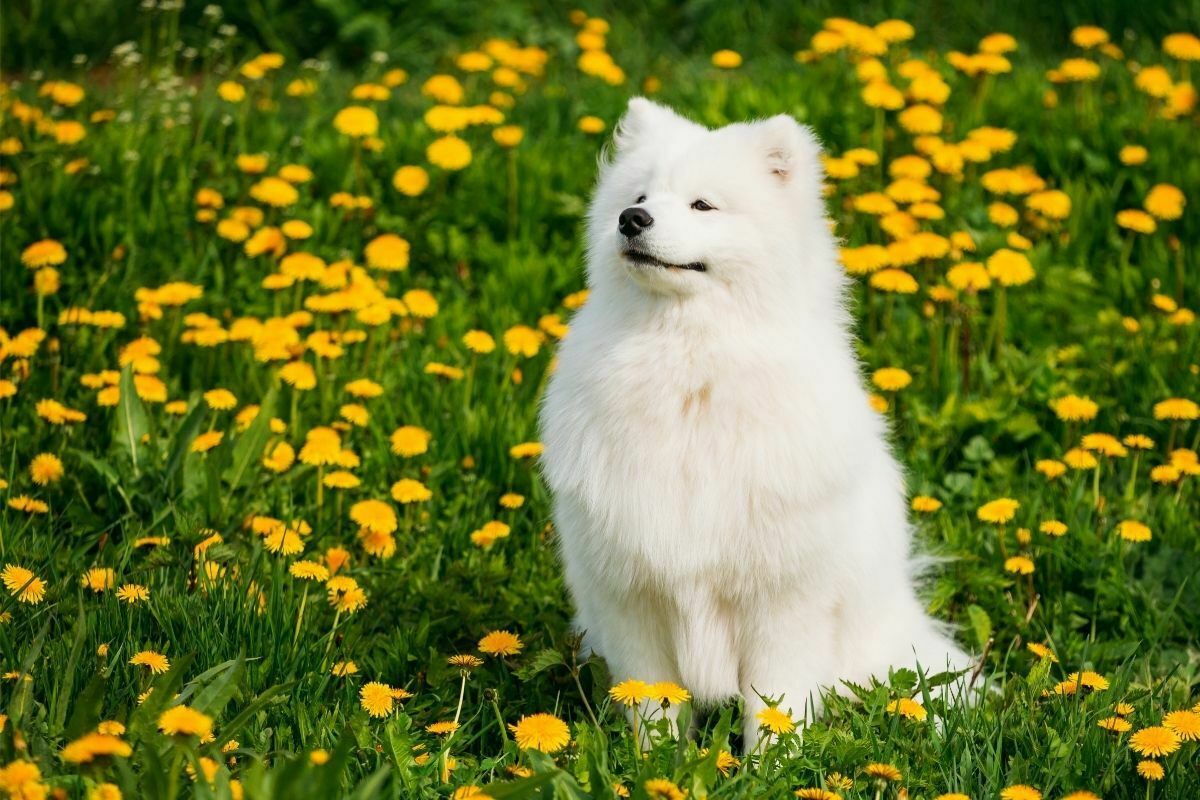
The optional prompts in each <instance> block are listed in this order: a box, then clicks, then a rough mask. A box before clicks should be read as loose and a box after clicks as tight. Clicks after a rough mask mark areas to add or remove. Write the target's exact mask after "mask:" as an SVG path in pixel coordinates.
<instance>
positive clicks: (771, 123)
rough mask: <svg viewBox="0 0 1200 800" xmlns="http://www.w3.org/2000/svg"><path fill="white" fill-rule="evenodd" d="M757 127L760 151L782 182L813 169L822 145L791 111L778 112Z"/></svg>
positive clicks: (769, 167)
mask: <svg viewBox="0 0 1200 800" xmlns="http://www.w3.org/2000/svg"><path fill="white" fill-rule="evenodd" d="M757 127H758V129H759V143H760V144H759V146H760V150H761V152H762V153H763V157H764V158H765V159H766V162H767V169H769V170H770V171H771V174H773V175H775V176H776V177H777V178H779V180H780V181H781V182H783V183H791V182H792V181H793V180H794V179H795V178H796V176H797V175H799V174H801V173H804V172H807V173H809V174H811V173H812V172H813V165H814V164H815V163H817V160H818V157H819V156H820V153H821V145H820V144H818V142H817V139H816V137H815V136H814V135H813V132H812V131H811V130H809V129H808V128H806V127H805V126H803V125H801V124H800V123H799V122H796V120H795V119H794V118H793V117H791V116H790V115H788V114H777V115H775V116H773V117H771V118H770V119H766V120H763V121H762V122H760V123H758V125H757Z"/></svg>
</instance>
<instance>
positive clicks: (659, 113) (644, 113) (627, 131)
mask: <svg viewBox="0 0 1200 800" xmlns="http://www.w3.org/2000/svg"><path fill="white" fill-rule="evenodd" d="M697 127H699V126H698V125H696V123H694V122H692V121H691V120H689V119H687V118H685V117H681V116H680V115H678V114H676V113H675V112H674V111H672V110H671V109H669V108H667V107H666V106H662V105H659V104H658V103H655V102H652V101H650V100H647V99H646V98H644V97H633V98H630V100H629V106H628V108H626V109H625V115H624V116H622V117H621V121H620V122H618V123H617V129H616V132H615V133H614V134H613V143H614V144H615V145H616V149H617V152H623V151H626V150H631V149H633V148H634V147H637V145H638V144H639V143H640V142H641V141H643V140H645V139H647V138H649V137H654V138H666V137H669V136H671V135H672V134H673V133H678V132H680V131H682V130H686V129H688V128H697Z"/></svg>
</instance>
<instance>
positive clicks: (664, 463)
mask: <svg viewBox="0 0 1200 800" xmlns="http://www.w3.org/2000/svg"><path fill="white" fill-rule="evenodd" d="M673 344H674V343H673ZM638 345H639V343H636V342H635V343H633V344H631V345H629V346H627V347H624V348H611V349H608V350H604V349H601V348H597V349H595V350H592V351H591V352H587V351H586V350H585V349H584V348H580V349H578V350H576V351H574V352H572V351H571V350H570V349H566V350H565V352H564V353H563V362H562V364H561V366H560V372H559V374H558V375H556V376H555V378H554V381H553V382H552V384H551V388H550V392H549V394H548V397H547V401H546V405H545V408H544V412H543V428H544V434H545V442H546V448H547V450H546V456H545V459H546V464H545V466H546V474H547V477H548V479H549V481H550V484H551V487H552V489H553V490H554V491H555V493H556V495H558V496H559V498H560V499H561V498H564V497H569V498H570V499H571V502H572V503H573V504H574V505H575V506H576V507H577V508H579V509H581V513H582V515H583V516H584V518H585V519H586V525H585V527H586V530H585V531H578V530H571V531H563V532H562V533H563V535H564V536H565V537H587V541H586V542H583V541H580V542H578V543H577V544H578V545H579V546H581V547H585V548H587V549H588V550H592V551H593V557H594V558H596V559H602V560H604V561H606V562H611V563H619V564H620V565H622V566H628V565H630V564H642V565H658V566H659V567H660V568H661V565H664V564H672V565H675V566H679V567H681V568H682V569H683V570H685V571H689V572H693V573H694V572H696V571H703V570H708V569H712V568H714V567H716V566H718V565H720V566H721V568H722V569H725V570H727V569H729V568H730V565H731V564H732V563H734V562H735V561H736V563H740V564H745V565H746V566H747V568H748V569H750V568H761V567H762V565H763V564H767V563H771V562H772V561H773V560H776V559H779V558H781V557H783V556H784V555H785V553H786V551H787V549H788V548H789V547H792V546H793V545H795V544H796V541H795V539H796V537H795V535H794V534H795V533H796V531H797V524H798V523H797V519H798V517H799V515H800V511H801V508H802V506H803V505H804V503H805V502H806V499H807V498H810V497H812V496H814V495H818V494H823V493H824V492H825V489H824V488H823V483H824V482H825V481H826V479H827V478H828V476H829V474H831V473H830V471H829V465H824V466H823V465H821V464H819V463H816V462H817V461H819V460H820V455H819V452H820V451H822V450H823V449H824V448H825V447H826V442H827V441H829V440H830V439H831V434H830V430H829V428H828V426H827V425H824V424H823V423H822V421H821V420H822V417H823V415H822V414H821V413H818V411H817V410H816V409H814V408H813V407H812V404H811V403H807V405H808V410H807V412H806V413H796V412H795V408H796V406H797V404H798V405H799V406H800V407H801V408H803V407H804V406H805V405H806V399H805V398H804V397H803V396H799V395H800V393H802V392H803V391H804V390H803V388H802V387H798V386H797V385H796V383H795V381H794V380H793V379H792V378H793V377H794V376H793V374H792V371H790V370H788V369H787V368H786V367H780V366H778V365H776V366H769V365H763V364H761V363H756V362H755V361H753V360H752V359H747V358H745V357H737V356H736V354H735V355H734V356H731V355H729V354H728V353H721V352H717V351H714V350H699V349H697V348H688V347H686V343H679V347H678V348H676V349H674V350H673V349H671V348H670V347H669V346H668V347H663V346H662V343H661V342H660V346H659V347H658V348H655V349H651V348H650V347H641V346H638Z"/></svg>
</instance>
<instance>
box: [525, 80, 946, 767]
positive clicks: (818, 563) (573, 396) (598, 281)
mask: <svg viewBox="0 0 1200 800" xmlns="http://www.w3.org/2000/svg"><path fill="white" fill-rule="evenodd" d="M819 156H820V147H819V144H818V143H817V141H816V139H815V138H814V136H813V134H812V133H811V132H810V131H809V130H808V129H807V128H805V127H803V126H801V125H800V124H798V123H797V122H796V121H795V120H794V119H793V118H792V117H790V116H786V115H780V116H776V117H772V118H770V119H767V120H763V121H760V122H749V123H739V124H734V125H728V126H726V127H723V128H719V129H717V130H709V129H707V128H705V127H703V126H701V125H698V124H696V123H694V122H691V121H689V120H687V119H685V118H683V117H681V116H679V115H678V114H676V113H674V112H673V111H671V110H670V109H668V108H665V107H663V106H660V105H657V104H655V103H652V102H650V101H648V100H645V99H642V98H635V99H633V100H631V101H630V103H629V108H628V110H627V112H626V113H625V116H624V118H623V119H622V120H621V122H620V124H619V126H618V128H617V131H616V134H615V138H614V152H613V153H612V155H611V158H609V159H606V160H604V163H602V164H601V167H600V178H599V183H598V185H597V187H596V191H595V197H594V199H593V200H592V204H591V208H590V211H589V215H588V229H587V284H588V288H589V298H588V301H587V303H586V304H585V305H584V306H583V308H582V309H581V310H580V311H579V312H578V314H576V316H575V317H574V319H573V320H572V323H571V328H570V333H569V334H568V335H567V337H566V339H565V340H564V342H563V344H562V346H561V349H560V351H559V358H558V367H557V370H556V371H555V373H554V375H553V377H552V378H551V380H550V383H549V386H548V389H547V391H546V395H545V399H544V401H543V405H542V409H541V426H542V438H543V442H544V445H545V451H544V455H543V469H544V473H545V476H546V479H547V481H548V483H549V485H550V488H551V490H552V492H553V495H554V512H553V513H554V521H555V526H556V528H557V530H558V535H559V538H560V541H561V549H562V559H563V563H564V567H565V571H566V580H567V585H568V586H569V588H570V591H571V595H572V597H573V599H574V602H575V606H576V609H577V614H578V617H577V624H578V627H579V629H580V630H581V631H583V632H584V642H585V646H586V647H587V648H589V649H590V650H591V651H594V652H595V653H597V654H599V655H601V656H603V657H604V658H605V659H606V660H607V662H608V664H609V666H610V668H611V670H612V673H613V676H614V678H615V679H617V680H623V679H626V678H637V679H640V680H644V681H673V682H676V683H679V684H681V685H683V686H684V687H686V688H687V689H689V690H690V691H691V693H692V695H693V697H694V698H695V699H696V701H697V702H700V703H714V702H719V701H723V700H728V699H731V698H737V697H741V698H742V699H743V701H744V703H745V719H746V741H747V743H748V744H747V746H750V744H752V743H753V742H754V741H755V740H756V739H757V730H758V723H757V722H756V720H755V715H756V713H757V712H758V711H760V710H762V709H763V707H764V705H765V704H767V702H768V701H770V702H772V703H774V702H778V703H779V707H780V708H781V709H784V710H788V711H790V712H791V714H792V715H793V716H794V717H797V718H799V717H803V716H811V715H813V714H816V713H819V711H820V691H821V690H822V688H825V687H834V688H835V689H836V688H837V687H838V686H839V685H840V684H841V682H842V681H853V682H858V683H862V682H866V681H867V680H868V679H869V678H870V677H871V676H876V677H880V678H883V679H886V678H887V674H888V670H889V668H894V667H901V666H908V667H916V666H918V665H919V666H920V667H921V668H922V669H924V670H925V671H926V672H928V673H930V674H932V673H934V672H941V671H944V670H946V669H947V668H952V669H962V668H965V666H966V665H967V664H968V659H967V658H966V656H965V655H964V654H963V653H962V651H960V650H959V649H958V647H956V646H955V644H954V642H953V640H952V639H951V638H950V637H949V636H948V635H947V634H946V632H945V631H944V630H943V629H942V628H941V627H940V626H939V625H938V624H937V623H936V622H934V621H933V620H932V619H931V618H930V617H929V616H928V615H927V614H926V613H925V610H924V608H923V607H922V604H921V602H920V601H919V600H918V598H917V593H916V591H915V589H914V574H915V572H916V567H915V564H916V563H917V560H916V559H914V557H913V556H912V555H911V553H910V531H909V526H908V522H907V513H906V502H905V490H904V480H903V477H902V474H901V470H900V467H899V466H898V465H897V463H896V461H895V459H894V458H893V457H892V455H891V453H890V452H889V449H888V444H887V426H886V423H885V421H884V419H883V418H881V416H880V415H879V414H878V413H876V412H875V411H874V410H873V409H872V408H871V407H870V405H869V404H868V399H867V392H866V391H865V389H864V387H863V381H862V378H861V375H860V368H859V364H858V362H857V360H856V358H855V354H854V349H853V339H852V333H851V322H850V319H849V316H848V314H847V311H846V307H845V298H844V288H845V286H844V284H845V279H844V277H843V275H844V273H843V270H842V269H841V267H840V266H839V264H838V256H837V249H836V246H835V242H834V238H833V235H832V233H831V231H830V225H829V222H828V220H827V218H826V215H825V206H824V203H823V201H822V193H821V186H822V169H821V162H820V159H819Z"/></svg>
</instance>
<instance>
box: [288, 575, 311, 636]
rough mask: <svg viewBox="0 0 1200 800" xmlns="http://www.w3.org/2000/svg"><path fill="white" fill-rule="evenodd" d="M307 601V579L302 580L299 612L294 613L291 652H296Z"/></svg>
mask: <svg viewBox="0 0 1200 800" xmlns="http://www.w3.org/2000/svg"><path fill="white" fill-rule="evenodd" d="M307 602H308V581H305V582H304V594H302V595H300V613H298V614H297V615H296V632H295V633H294V634H292V653H295V652H296V643H297V642H299V641H300V623H301V622H303V621H304V606H305V604H306V603H307Z"/></svg>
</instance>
